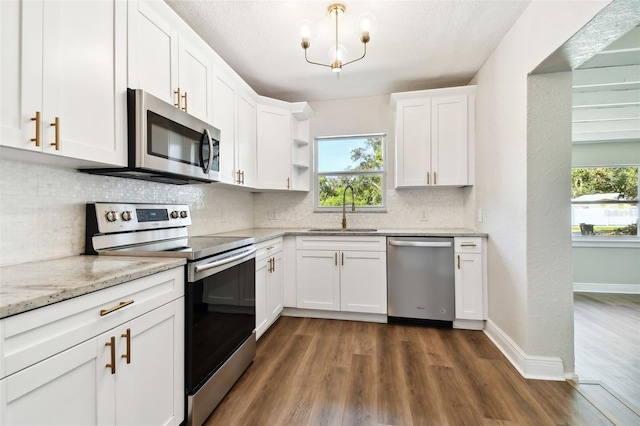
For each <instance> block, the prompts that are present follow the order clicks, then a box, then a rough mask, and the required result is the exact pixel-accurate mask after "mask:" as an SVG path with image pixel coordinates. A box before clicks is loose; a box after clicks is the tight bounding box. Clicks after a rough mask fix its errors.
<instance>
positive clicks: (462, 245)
mask: <svg viewBox="0 0 640 426" xmlns="http://www.w3.org/2000/svg"><path fill="white" fill-rule="evenodd" d="M475 246H476V244H475V243H462V244H460V247H475Z"/></svg>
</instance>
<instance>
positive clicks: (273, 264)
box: [271, 257, 276, 272]
mask: <svg viewBox="0 0 640 426" xmlns="http://www.w3.org/2000/svg"><path fill="white" fill-rule="evenodd" d="M275 271H276V258H275V257H272V258H271V272H275Z"/></svg>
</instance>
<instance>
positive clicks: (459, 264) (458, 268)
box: [458, 255, 460, 269]
mask: <svg viewBox="0 0 640 426" xmlns="http://www.w3.org/2000/svg"><path fill="white" fill-rule="evenodd" d="M458 269H460V255H458Z"/></svg>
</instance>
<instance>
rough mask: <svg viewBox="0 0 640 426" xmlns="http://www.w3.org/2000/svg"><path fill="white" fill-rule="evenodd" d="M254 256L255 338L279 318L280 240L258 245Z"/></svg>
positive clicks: (281, 268) (281, 284)
mask: <svg viewBox="0 0 640 426" xmlns="http://www.w3.org/2000/svg"><path fill="white" fill-rule="evenodd" d="M257 249H258V250H257V254H256V338H257V339H259V338H260V336H262V335H263V334H264V332H265V331H267V330H268V329H269V327H270V326H271V325H272V324H273V323H274V322H275V320H276V319H278V317H279V316H280V313H281V312H282V309H283V304H284V287H283V284H284V268H283V261H282V238H276V239H273V240H269V241H265V242H263V243H260V244H258V246H257Z"/></svg>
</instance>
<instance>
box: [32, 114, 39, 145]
mask: <svg viewBox="0 0 640 426" xmlns="http://www.w3.org/2000/svg"><path fill="white" fill-rule="evenodd" d="M31 121H35V122H36V137H35V138H31V142H35V143H36V146H40V111H36V116H35V117H31Z"/></svg>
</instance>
